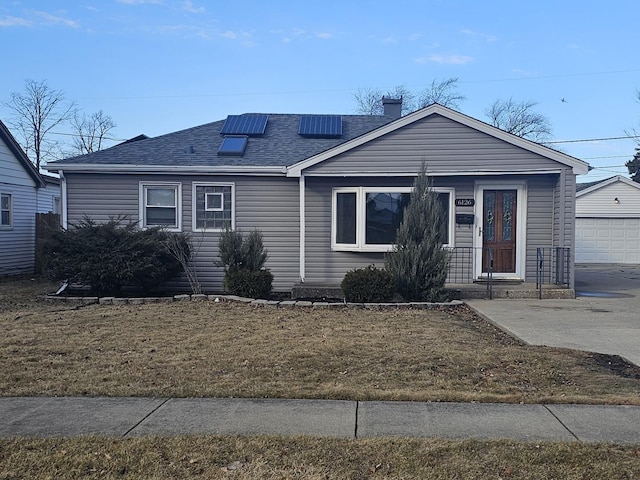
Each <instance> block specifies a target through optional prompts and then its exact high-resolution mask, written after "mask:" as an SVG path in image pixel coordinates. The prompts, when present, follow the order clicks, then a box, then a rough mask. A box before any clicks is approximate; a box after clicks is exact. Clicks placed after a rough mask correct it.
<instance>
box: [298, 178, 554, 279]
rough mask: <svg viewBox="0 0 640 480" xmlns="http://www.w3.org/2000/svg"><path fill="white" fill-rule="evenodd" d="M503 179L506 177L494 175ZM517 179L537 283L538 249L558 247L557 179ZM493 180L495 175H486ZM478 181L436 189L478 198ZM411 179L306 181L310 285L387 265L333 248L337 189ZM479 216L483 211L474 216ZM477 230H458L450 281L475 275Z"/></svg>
mask: <svg viewBox="0 0 640 480" xmlns="http://www.w3.org/2000/svg"><path fill="white" fill-rule="evenodd" d="M495 178H496V179H504V177H495ZM511 178H512V179H513V180H514V181H516V182H517V181H522V180H523V179H526V180H527V229H526V236H527V238H526V260H525V262H526V267H525V269H526V270H525V276H526V278H525V280H526V281H529V282H535V280H536V250H537V248H538V247H551V246H556V245H555V244H554V220H553V219H554V188H555V186H556V184H557V181H558V178H559V175H557V174H547V175H538V176H534V175H532V176H527V177H524V176H513V177H511ZM482 179H483V180H489V181H490V180H491V179H492V177H482ZM475 180H476V178H475V177H471V176H466V177H465V176H461V177H436V178H435V179H434V186H435V187H449V188H454V189H455V198H457V199H461V198H474V183H475ZM412 183H413V179H412V178H410V177H390V178H384V180H381V179H379V178H366V177H353V178H322V177H316V178H307V179H306V185H307V193H306V205H305V209H306V216H307V220H306V281H307V282H309V283H315V282H317V283H332V284H339V283H340V282H341V281H342V278H343V277H344V275H345V273H346V272H348V271H349V270H351V269H353V268H363V267H366V266H368V265H376V266H379V267H380V266H383V265H384V254H383V253H370V252H342V251H332V250H331V199H332V195H331V192H332V189H333V188H334V187H354V186H376V187H378V186H381V185H384V186H389V187H394V186H395V187H399V186H411V185H412ZM454 208H455V213H463V214H464V213H466V214H473V213H474V211H475V210H474V207H454ZM475 214H476V215H481V213H478V212H475ZM474 232H476V230H475V229H474V228H473V227H471V226H469V225H457V224H456V226H455V234H454V247H456V252H455V255H456V256H457V257H456V258H453V257H452V270H451V274H450V276H449V278H448V279H447V281H448V282H449V283H465V282H469V281H471V279H472V273H473V264H472V261H473V254H472V250H471V249H472V247H473V246H474V245H473V235H474V234H475V233H474Z"/></svg>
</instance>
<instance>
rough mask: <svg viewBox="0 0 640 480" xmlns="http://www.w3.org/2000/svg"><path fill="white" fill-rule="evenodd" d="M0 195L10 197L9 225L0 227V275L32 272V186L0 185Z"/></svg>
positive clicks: (34, 224)
mask: <svg viewBox="0 0 640 480" xmlns="http://www.w3.org/2000/svg"><path fill="white" fill-rule="evenodd" d="M0 193H9V194H11V202H12V207H13V224H12V226H11V227H10V228H4V227H2V228H0V276H2V275H13V274H17V273H32V272H33V270H34V267H35V245H36V193H35V187H28V186H22V185H7V184H4V183H0Z"/></svg>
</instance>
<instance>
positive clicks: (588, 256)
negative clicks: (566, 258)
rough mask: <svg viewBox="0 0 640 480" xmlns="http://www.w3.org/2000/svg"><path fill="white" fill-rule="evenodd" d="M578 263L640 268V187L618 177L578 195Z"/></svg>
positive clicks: (599, 183) (588, 188)
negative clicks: (611, 264) (636, 265)
mask: <svg viewBox="0 0 640 480" xmlns="http://www.w3.org/2000/svg"><path fill="white" fill-rule="evenodd" d="M578 187H579V185H578ZM576 263H623V264H638V265H640V184H639V183H636V182H633V181H632V180H629V179H628V178H625V177H622V176H619V175H618V176H615V177H612V178H609V179H607V180H603V181H602V182H598V183H596V184H592V185H590V186H588V187H587V188H584V189H582V190H580V191H578V193H577V194H576Z"/></svg>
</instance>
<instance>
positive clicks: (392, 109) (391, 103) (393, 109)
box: [382, 97, 402, 118]
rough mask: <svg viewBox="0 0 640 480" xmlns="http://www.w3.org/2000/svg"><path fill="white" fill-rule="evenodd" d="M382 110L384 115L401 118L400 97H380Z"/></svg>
mask: <svg viewBox="0 0 640 480" xmlns="http://www.w3.org/2000/svg"><path fill="white" fill-rule="evenodd" d="M382 108H383V109H384V115H387V116H389V117H393V118H400V117H401V116H402V97H400V98H391V97H382Z"/></svg>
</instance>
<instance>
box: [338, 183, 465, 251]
mask: <svg viewBox="0 0 640 480" xmlns="http://www.w3.org/2000/svg"><path fill="white" fill-rule="evenodd" d="M411 190H412V188H411V187H392V188H389V187H344V188H335V189H334V190H333V200H332V212H331V213H332V215H331V217H332V218H331V248H332V249H333V250H349V251H369V252H386V251H389V250H391V249H392V248H393V245H394V244H395V240H396V232H397V230H398V227H399V226H400V224H401V223H402V218H403V215H404V209H405V208H406V206H407V205H408V204H409V199H410V195H411ZM433 190H434V191H435V192H436V193H437V194H438V196H439V199H440V203H441V205H442V207H443V209H444V212H445V219H444V224H443V225H440V226H439V227H438V228H439V229H440V232H441V235H442V243H443V245H444V246H451V245H452V244H453V225H454V222H453V220H452V218H451V217H452V215H453V207H452V202H453V197H454V195H453V189H451V188H434V189H433Z"/></svg>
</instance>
